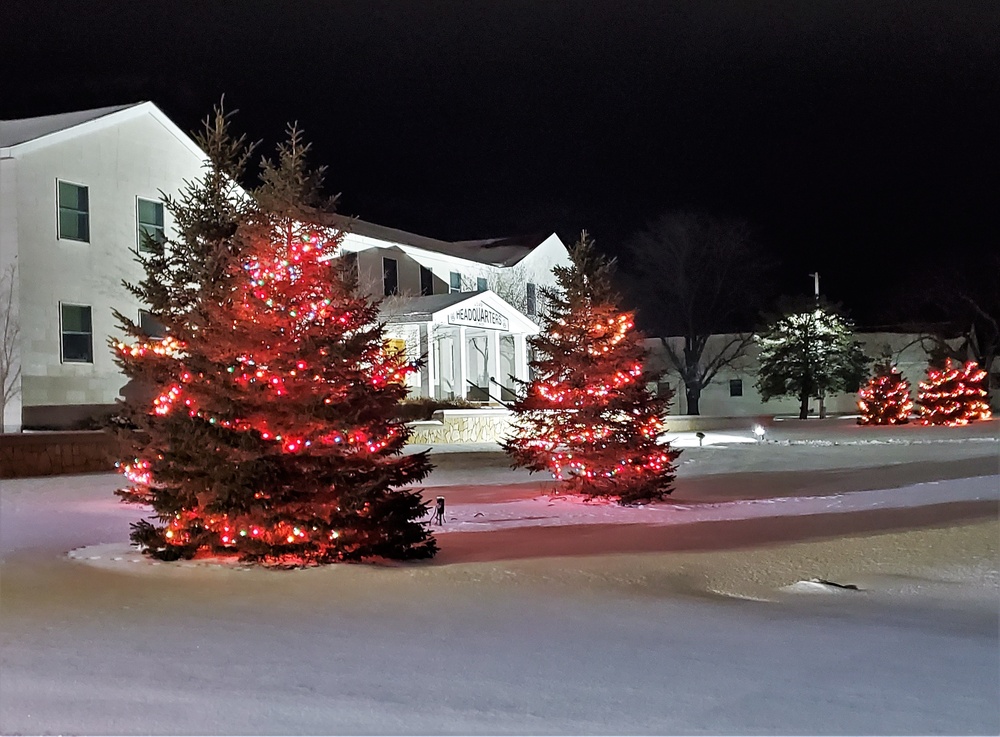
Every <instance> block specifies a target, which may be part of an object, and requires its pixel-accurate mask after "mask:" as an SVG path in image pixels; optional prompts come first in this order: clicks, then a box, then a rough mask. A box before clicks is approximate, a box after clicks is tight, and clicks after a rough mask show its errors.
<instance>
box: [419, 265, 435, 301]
mask: <svg viewBox="0 0 1000 737" xmlns="http://www.w3.org/2000/svg"><path fill="white" fill-rule="evenodd" d="M420 294H421V296H424V297H426V296H427V295H429V294H434V272H433V271H431V270H430V269H428V268H427V267H426V266H421V267H420Z"/></svg>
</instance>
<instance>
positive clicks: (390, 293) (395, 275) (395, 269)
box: [382, 256, 399, 297]
mask: <svg viewBox="0 0 1000 737" xmlns="http://www.w3.org/2000/svg"><path fill="white" fill-rule="evenodd" d="M389 264H392V280H393V286H392V290H390V289H389V281H388V276H389V273H388V271H386V268H387V267H388V266H389ZM382 293H383V295H384V296H386V297H398V296H399V261H397V260H396V259H394V258H390V257H389V256H383V257H382Z"/></svg>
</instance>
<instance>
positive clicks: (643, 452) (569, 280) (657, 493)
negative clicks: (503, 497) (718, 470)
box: [504, 232, 680, 504]
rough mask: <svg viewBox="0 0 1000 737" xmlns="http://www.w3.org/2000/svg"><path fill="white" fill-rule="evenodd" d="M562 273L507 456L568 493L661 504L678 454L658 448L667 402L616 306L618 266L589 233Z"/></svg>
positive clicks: (536, 340)
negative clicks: (654, 389)
mask: <svg viewBox="0 0 1000 737" xmlns="http://www.w3.org/2000/svg"><path fill="white" fill-rule="evenodd" d="M570 256H571V257H572V260H573V263H572V265H571V266H568V267H556V268H555V270H554V272H555V276H556V279H557V282H558V288H557V289H553V290H551V291H550V292H548V294H547V297H548V309H547V311H546V314H545V316H544V318H543V322H542V330H541V332H540V333H539V334H538V335H536V336H534V337H532V338H531V339H530V344H531V346H532V348H534V350H535V357H534V358H533V359H532V361H531V367H532V369H533V371H534V375H535V378H534V379H533V380H532V381H531V382H528V383H527V384H526V385H525V386H524V387H523V389H524V395H523V396H522V397H521V398H519V399H518V400H517V401H516V402H515V403H514V405H513V407H512V410H513V412H514V433H513V436H512V437H510V438H508V439H507V440H506V441H505V442H504V449H505V450H506V451H507V453H508V454H509V455H510V456H511V458H512V460H513V462H514V464H515V466H520V467H524V468H528V469H529V470H531V471H532V472H535V471H550V472H551V473H552V474H553V476H554V477H555V478H556V479H558V480H560V481H562V482H563V484H564V486H565V488H566V489H567V490H568V491H570V492H573V493H579V494H582V495H584V496H586V497H588V498H597V497H605V498H610V499H615V500H617V501H619V502H620V503H622V504H635V503H641V502H648V501H653V500H657V499H662V498H663V497H664V496H666V495H667V494H669V493H670V492H671V491H672V490H673V487H672V484H673V480H674V473H675V466H674V461H675V460H676V459H677V456H678V455H680V452H679V451H676V450H673V449H672V448H671V447H670V446H669V445H668V444H659V443H658V441H657V438H658V436H659V435H660V434H661V433H662V432H663V429H664V427H663V416H664V414H665V413H666V411H667V406H668V403H669V400H670V397H669V396H655V395H653V394H652V393H651V392H650V391H649V389H648V382H650V381H655V379H656V377H655V376H651V375H649V374H647V372H646V371H645V369H644V366H643V362H644V359H645V349H644V347H643V345H642V336H641V335H640V334H639V333H638V332H636V331H635V330H634V329H633V316H632V314H631V313H629V312H625V311H623V310H622V309H621V308H620V307H619V306H618V296H617V295H616V294H614V292H613V291H612V288H611V279H610V277H611V270H612V264H610V263H609V262H608V261H607V260H606V259H604V258H603V257H601V256H599V255H598V254H597V253H596V251H595V250H594V246H593V242H592V241H591V240H590V239H589V238H588V237H587V234H586V232H584V233H583V234H582V235H581V236H580V240H579V241H578V242H577V243H576V244H575V245H574V246H573V247H572V249H571V250H570Z"/></svg>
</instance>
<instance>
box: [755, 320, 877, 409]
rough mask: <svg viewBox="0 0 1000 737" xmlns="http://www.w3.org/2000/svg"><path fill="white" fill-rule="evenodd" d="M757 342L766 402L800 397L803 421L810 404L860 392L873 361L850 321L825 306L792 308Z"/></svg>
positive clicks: (760, 388) (760, 385) (759, 379)
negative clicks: (782, 397)
mask: <svg viewBox="0 0 1000 737" xmlns="http://www.w3.org/2000/svg"><path fill="white" fill-rule="evenodd" d="M757 340H758V343H759V345H760V356H759V361H760V368H759V369H758V372H757V389H758V391H759V392H760V396H761V399H763V400H764V401H767V400H768V399H770V398H771V397H780V396H789V395H790V396H793V397H796V398H797V399H798V400H799V419H802V420H804V419H806V418H807V417H808V416H809V400H810V399H813V398H820V397H824V396H826V395H828V394H833V393H836V392H856V391H858V389H859V388H860V386H861V382H862V381H864V379H865V375H866V373H867V369H868V364H869V362H870V361H871V359H869V358H868V357H867V356H866V355H865V354H864V351H863V350H862V347H861V344H860V343H858V342H857V341H856V340H854V332H853V326H852V325H851V323H850V321H849V320H847V319H846V318H845V317H843V316H841V315H839V314H837V311H836V310H835V309H833V308H832V307H830V306H827V305H823V304H815V305H810V306H802V305H800V306H798V307H795V306H790V307H789V309H788V310H786V312H785V314H784V315H783V316H781V317H779V318H777V319H775V320H773V321H772V322H771V325H770V327H769V328H768V329H767V331H766V332H765V333H763V334H762V335H760V336H758V338H757Z"/></svg>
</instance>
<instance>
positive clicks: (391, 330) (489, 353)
mask: <svg viewBox="0 0 1000 737" xmlns="http://www.w3.org/2000/svg"><path fill="white" fill-rule="evenodd" d="M382 319H384V320H385V321H386V331H385V332H386V337H387V338H388V339H389V341H390V343H392V342H396V343H398V345H399V348H401V349H405V351H406V354H407V357H408V358H409V359H411V360H417V359H422V361H423V366H422V367H421V369H420V371H419V372H418V373H414V374H413V375H411V376H410V379H409V385H410V396H411V397H426V398H430V399H435V400H442V401H443V400H448V399H464V400H466V401H470V402H483V403H500V402H508V401H511V400H512V399H513V398H514V388H515V379H521V380H527V378H528V347H527V337H528V336H529V335H533V334H535V333H537V332H538V326H537V325H535V323H534V322H532V321H531V320H530V319H529V318H528V317H526V316H525V315H523V314H522V313H521V312H519V311H518V310H516V309H515V308H514V307H512V306H511V305H509V304H508V303H507V302H505V301H504V300H503V299H501V298H500V297H499V296H498V295H496V294H495V293H493V292H491V291H483V292H457V293H454V294H436V295H430V296H426V297H411V298H397V299H393V300H391V301H387V303H384V305H383V309H382Z"/></svg>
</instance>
